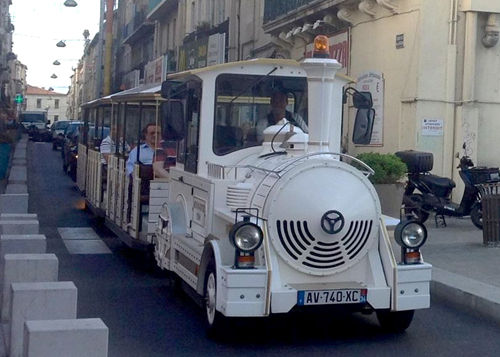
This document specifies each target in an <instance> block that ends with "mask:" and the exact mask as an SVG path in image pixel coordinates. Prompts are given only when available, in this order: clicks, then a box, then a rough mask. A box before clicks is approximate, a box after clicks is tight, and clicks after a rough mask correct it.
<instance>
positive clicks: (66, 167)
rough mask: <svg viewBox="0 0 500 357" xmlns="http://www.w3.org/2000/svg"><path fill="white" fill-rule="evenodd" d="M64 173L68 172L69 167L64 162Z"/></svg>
mask: <svg viewBox="0 0 500 357" xmlns="http://www.w3.org/2000/svg"><path fill="white" fill-rule="evenodd" d="M63 171H64V172H68V165H66V163H64V162H63Z"/></svg>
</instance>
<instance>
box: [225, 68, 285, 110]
mask: <svg viewBox="0 0 500 357" xmlns="http://www.w3.org/2000/svg"><path fill="white" fill-rule="evenodd" d="M277 70H278V67H274V68H273V69H272V70H271V72H269V73H268V74H266V75H265V76H264V77H260V78H259V79H257V80H256V81H254V82H253V83H252V84H250V85H249V86H248V87H246V88H245V89H244V90H243V91H241V92H240V93H239V94H238V95H237V96H236V97H234V98H233V99H231V101H230V102H229V104H231V103H233V102H234V101H235V100H236V99H238V98H239V97H241V96H242V95H243V94H245V93H246V92H247V91H248V90H249V89H251V88H253V87H255V86H256V85H257V84H259V83H260V82H262V81H263V80H264V79H266V78H267V77H269V76H270V75H271V74H273V73H274V72H276V71H277Z"/></svg>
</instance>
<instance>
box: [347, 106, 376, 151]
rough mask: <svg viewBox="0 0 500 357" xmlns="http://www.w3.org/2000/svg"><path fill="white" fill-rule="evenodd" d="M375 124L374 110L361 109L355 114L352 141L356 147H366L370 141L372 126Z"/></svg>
mask: <svg viewBox="0 0 500 357" xmlns="http://www.w3.org/2000/svg"><path fill="white" fill-rule="evenodd" d="M374 123H375V110H374V109H373V108H368V109H365V108H361V109H358V111H357V113H356V119H355V120H354V130H353V134H352V141H353V143H354V144H356V145H368V144H370V141H371V139H372V132H373V124H374Z"/></svg>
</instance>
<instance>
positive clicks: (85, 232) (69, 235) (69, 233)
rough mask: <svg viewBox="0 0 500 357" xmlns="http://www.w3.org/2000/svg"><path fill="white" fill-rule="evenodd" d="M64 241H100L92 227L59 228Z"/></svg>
mask: <svg viewBox="0 0 500 357" xmlns="http://www.w3.org/2000/svg"><path fill="white" fill-rule="evenodd" d="M57 230H58V231H59V234H60V235H61V238H62V239H63V240H70V239H100V238H99V236H98V235H97V233H96V232H95V231H94V230H93V229H92V228H90V227H68V228H57Z"/></svg>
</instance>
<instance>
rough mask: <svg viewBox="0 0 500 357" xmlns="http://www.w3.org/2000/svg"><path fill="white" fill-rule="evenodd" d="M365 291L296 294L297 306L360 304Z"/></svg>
mask: <svg viewBox="0 0 500 357" xmlns="http://www.w3.org/2000/svg"><path fill="white" fill-rule="evenodd" d="M365 302H366V289H336V290H306V291H299V292H298V300H297V304H298V305H333V304H361V303H365Z"/></svg>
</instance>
